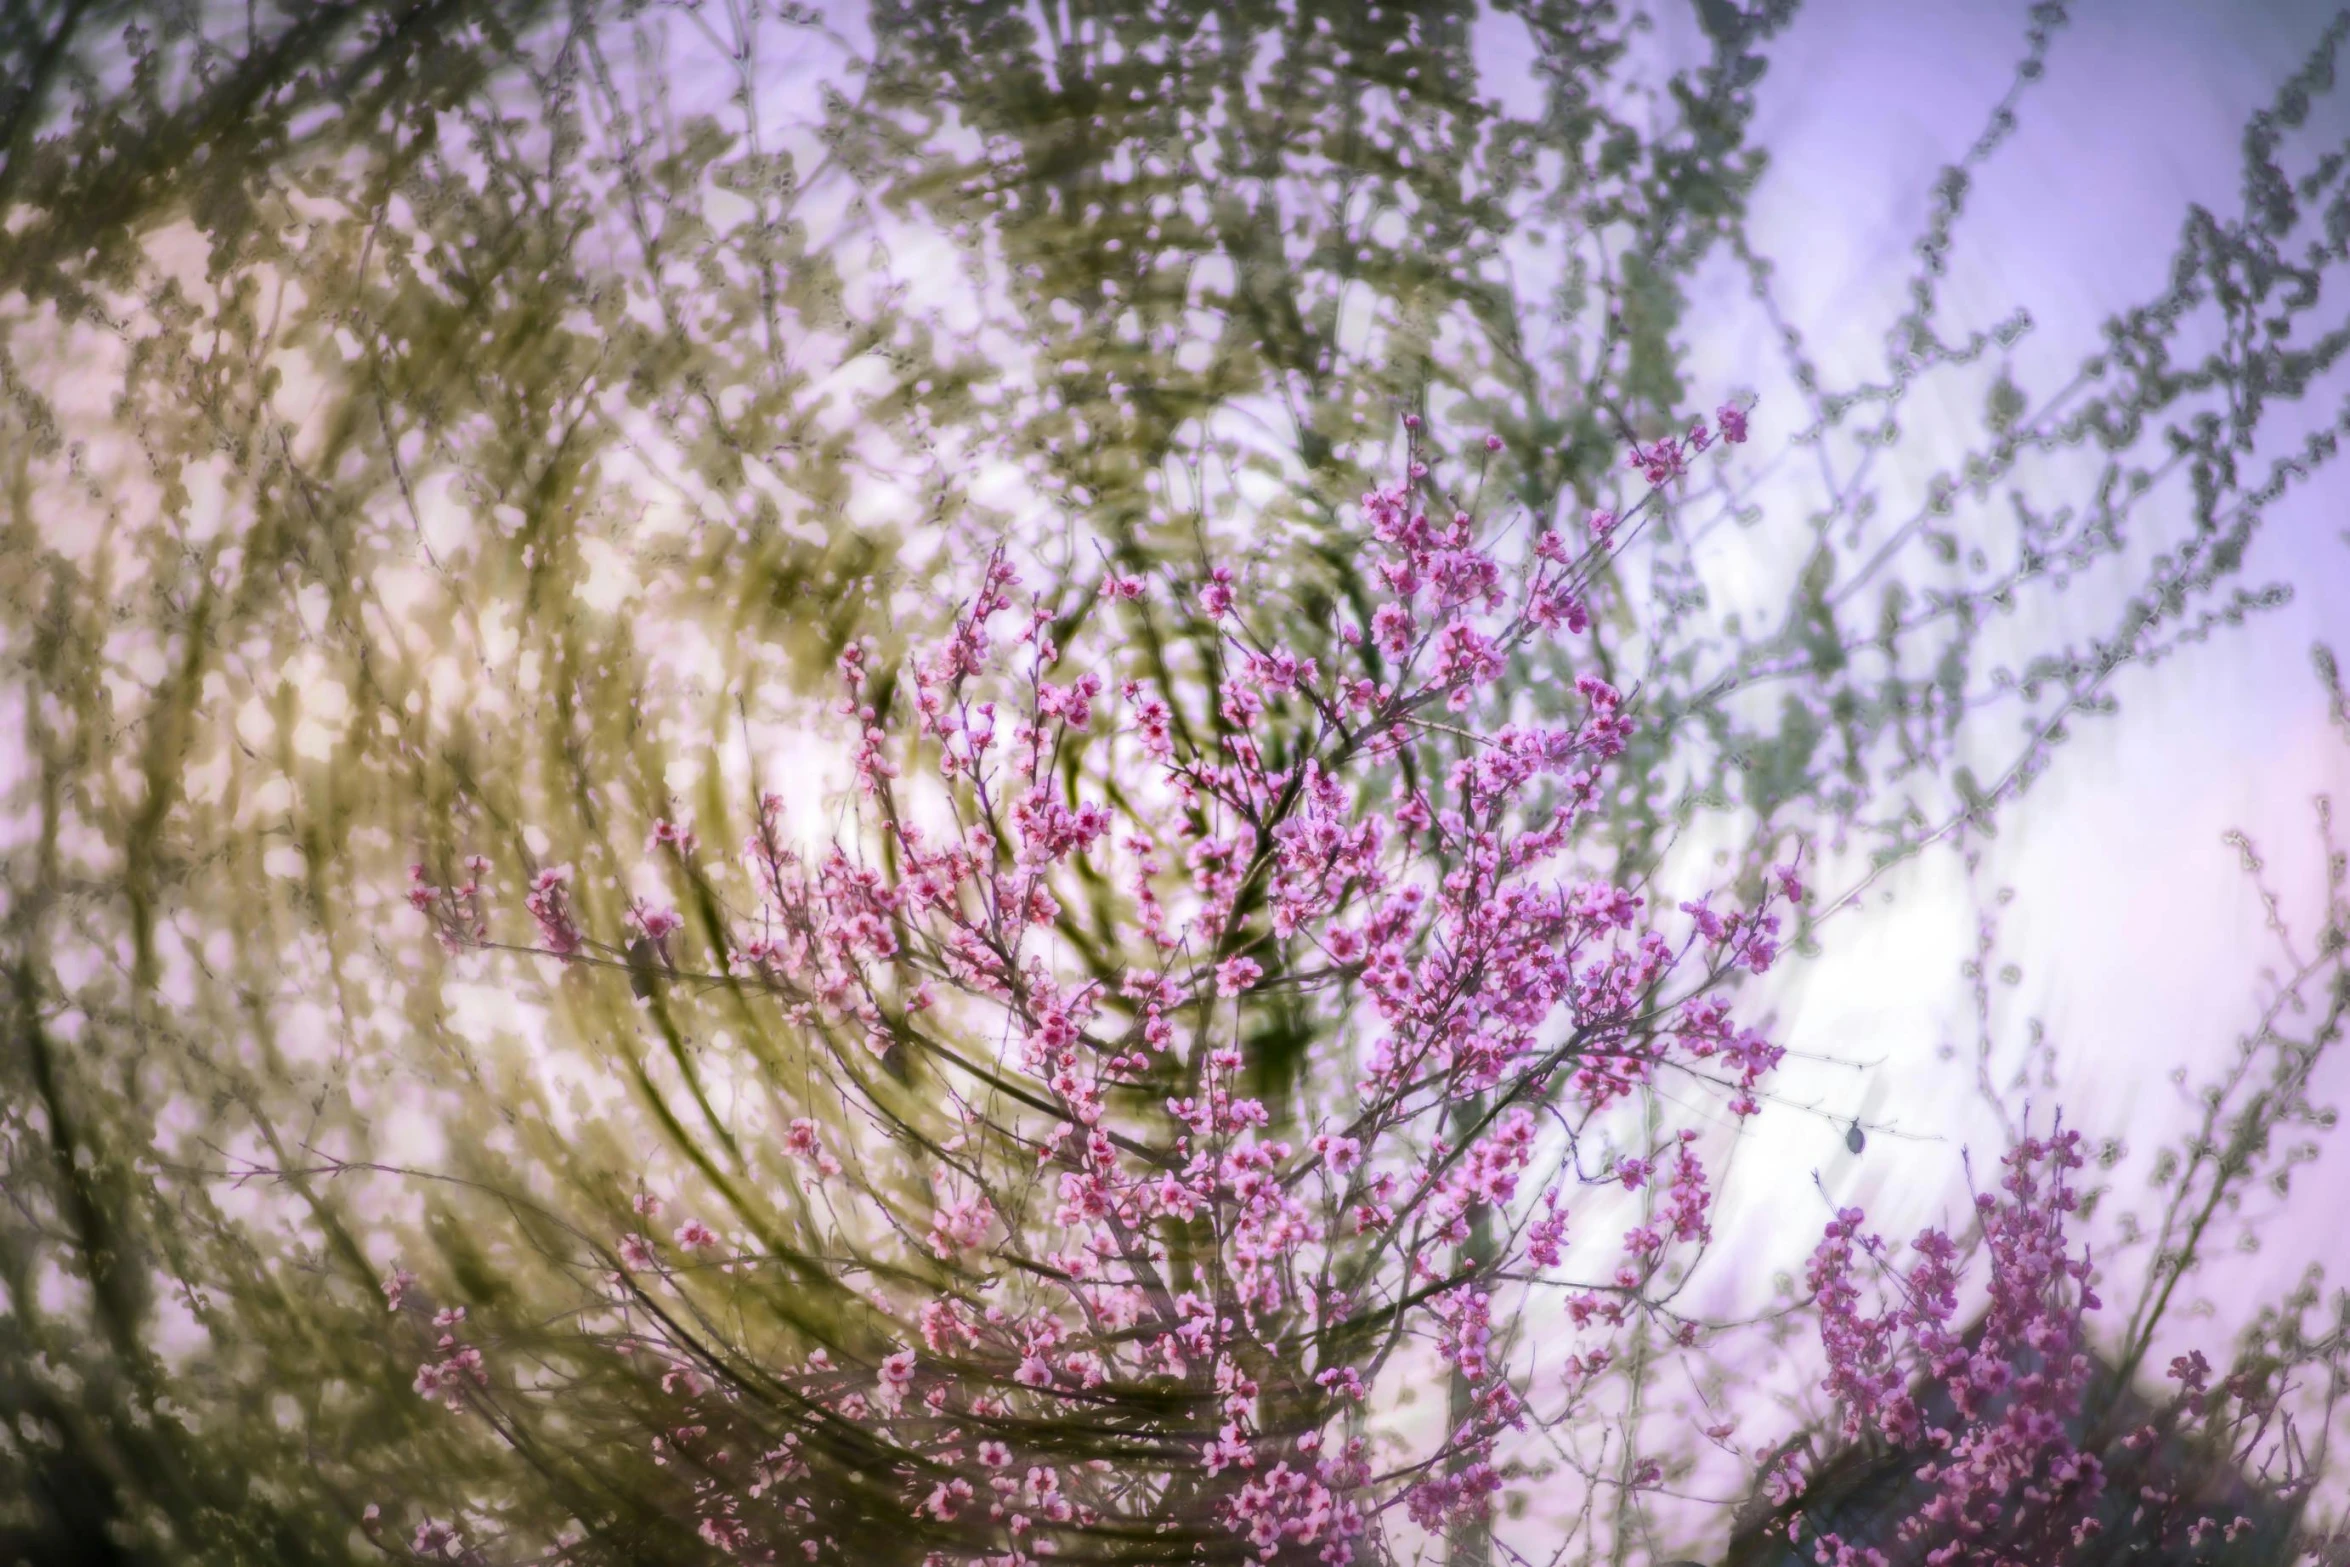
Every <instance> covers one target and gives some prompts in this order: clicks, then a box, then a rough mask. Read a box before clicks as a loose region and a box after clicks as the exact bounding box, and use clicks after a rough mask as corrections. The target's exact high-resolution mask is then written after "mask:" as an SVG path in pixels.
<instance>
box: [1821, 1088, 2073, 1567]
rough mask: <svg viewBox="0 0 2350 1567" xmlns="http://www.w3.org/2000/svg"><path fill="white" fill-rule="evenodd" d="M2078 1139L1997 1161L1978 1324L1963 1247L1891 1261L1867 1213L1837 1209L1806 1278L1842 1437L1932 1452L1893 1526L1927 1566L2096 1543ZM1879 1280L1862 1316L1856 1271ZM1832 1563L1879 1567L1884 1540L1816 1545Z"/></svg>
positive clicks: (1982, 1204) (2024, 1557) (1987, 1199)
mask: <svg viewBox="0 0 2350 1567" xmlns="http://www.w3.org/2000/svg"><path fill="white" fill-rule="evenodd" d="M2080 1142H2081V1139H2080V1134H2079V1133H2077V1132H2074V1131H2070V1130H2068V1129H2066V1128H2064V1127H2063V1126H2062V1125H2061V1123H2060V1124H2059V1125H2058V1127H2057V1128H2056V1130H2055V1131H2054V1132H2053V1133H2051V1135H2049V1136H2047V1137H2045V1138H2041V1137H2027V1138H2025V1139H2024V1140H2023V1141H2021V1142H2020V1143H2018V1144H2017V1145H2016V1146H2015V1147H2014V1148H2013V1149H2011V1150H2010V1151H2009V1152H2008V1153H2007V1154H2006V1156H2005V1158H2004V1160H2003V1174H2002V1176H2001V1179H2000V1191H1999V1192H1998V1193H1996V1194H1994V1193H1989V1192H1986V1193H1981V1194H1979V1195H1978V1196H1977V1197H1976V1198H1975V1219H1976V1225H1977V1228H1978V1231H1979V1240H1980V1245H1981V1251H1982V1253H1983V1255H1984V1256H1985V1257H1986V1259H1987V1261H1988V1264H1989V1278H1988V1280H1987V1282H1986V1286H1985V1288H1986V1292H1987V1296H1988V1299H1987V1302H1986V1304H1985V1306H1984V1309H1983V1311H1982V1314H1981V1316H1980V1318H1979V1320H1977V1321H1976V1322H1975V1323H1974V1325H1973V1326H1972V1328H1971V1329H1970V1330H1966V1331H1962V1330H1961V1328H1960V1326H1959V1322H1958V1313H1959V1306H1960V1287H1961V1284H1962V1277H1961V1267H1960V1261H1961V1252H1960V1248H1959V1245H1958V1243H1957V1242H1956V1241H1954V1240H1953V1239H1952V1238H1951V1236H1950V1235H1949V1234H1948V1233H1946V1232H1945V1231H1943V1230H1940V1229H1933V1228H1929V1229H1926V1230H1923V1231H1921V1232H1920V1233H1919V1234H1918V1236H1917V1238H1916V1239H1915V1240H1914V1241H1913V1242H1911V1247H1910V1249H1911V1251H1912V1253H1913V1254H1914V1260H1912V1261H1911V1262H1910V1263H1909V1265H1908V1266H1907V1267H1906V1268H1896V1267H1894V1266H1893V1263H1892V1259H1891V1258H1890V1257H1889V1256H1888V1253H1887V1248H1886V1247H1885V1244H1884V1242H1883V1241H1882V1240H1880V1239H1879V1238H1878V1237H1876V1236H1874V1235H1871V1234H1867V1233H1865V1232H1864V1231H1863V1230H1862V1228H1861V1226H1862V1224H1863V1223H1864V1222H1865V1216H1864V1215H1863V1214H1862V1213H1861V1211H1860V1210H1859V1209H1856V1208H1846V1209H1844V1210H1842V1211H1840V1212H1839V1213H1838V1214H1837V1215H1836V1217H1835V1219H1834V1220H1833V1221H1831V1222H1830V1224H1829V1225H1828V1227H1827V1233H1826V1235H1825V1237H1824V1238H1823V1239H1822V1240H1821V1243H1820V1246H1819V1248H1818V1250H1817V1251H1816V1252H1815V1253H1814V1254H1813V1257H1812V1261H1811V1266H1810V1273H1809V1282H1810V1285H1811V1288H1812V1289H1813V1291H1814V1292H1815V1294H1816V1298H1817V1301H1818V1306H1819V1312H1820V1322H1821V1335H1822V1342H1823V1344H1824V1347H1825V1349H1826V1351H1827V1362H1828V1375H1827V1379H1826V1381H1825V1383H1824V1386H1825V1387H1826V1388H1827V1390H1828V1391H1829V1392H1830V1393H1832V1394H1833V1395H1834V1396H1835V1398H1836V1400H1837V1402H1838V1404H1839V1406H1840V1408H1841V1410H1842V1422H1843V1435H1844V1437H1845V1438H1846V1440H1848V1441H1849V1440H1851V1439H1853V1438H1855V1437H1858V1436H1860V1435H1861V1434H1862V1433H1863V1432H1864V1431H1873V1432H1875V1433H1877V1434H1878V1435H1881V1436H1882V1437H1884V1438H1885V1439H1886V1440H1887V1441H1889V1442H1891V1443H1893V1444H1894V1445H1895V1446H1896V1447H1899V1448H1903V1449H1910V1450H1915V1451H1919V1452H1921V1453H1923V1454H1924V1455H1925V1462H1924V1463H1923V1465H1922V1467H1920V1468H1919V1470H1918V1471H1917V1476H1918V1479H1919V1480H1920V1481H1921V1482H1923V1483H1924V1485H1925V1486H1926V1487H1927V1494H1926V1496H1925V1499H1924V1500H1923V1501H1922V1502H1921V1503H1920V1504H1919V1505H1918V1506H1917V1507H1916V1508H1915V1509H1914V1510H1912V1511H1910V1512H1909V1513H1908V1514H1907V1515H1906V1516H1905V1517H1903V1518H1902V1519H1901V1520H1900V1522H1899V1524H1898V1526H1897V1528H1896V1529H1895V1531H1894V1540H1895V1541H1896V1542H1898V1543H1899V1544H1901V1545H1903V1546H1907V1547H1911V1548H1912V1550H1911V1551H1910V1552H1905V1554H1920V1553H1922V1559H1923V1560H1924V1561H1926V1562H1928V1563H1930V1564H1933V1567H1941V1564H1944V1563H1957V1562H1971V1561H1986V1562H1989V1561H2000V1562H2005V1561H2028V1560H2036V1559H2053V1556H2054V1553H2057V1552H2059V1551H2061V1550H2063V1549H2064V1548H2066V1547H2068V1546H2073V1545H2079V1544H2082V1543H2085V1541H2086V1540H2087V1539H2088V1538H2090V1537H2092V1536H2093V1535H2094V1534H2095V1533H2096V1532H2097V1530H2098V1528H2099V1527H2100V1526H2099V1523H2098V1521H2097V1519H2096V1517H2095V1516H2094V1509H2093V1507H2092V1506H2091V1504H2093V1503H2094V1502H2095V1500H2096V1498H2097V1497H2098V1495H2099V1494H2100V1493H2101V1491H2102V1490H2103V1489H2104V1487H2105V1484H2106V1474H2105V1469H2104V1465H2103V1463H2102V1461H2101V1460H2100V1459H2099V1457H2098V1456H2097V1455H2096V1454H2095V1453H2093V1452H2089V1451H2085V1450H2083V1449H2082V1448H2081V1447H2080V1446H2079V1445H2078V1440H2077V1439H2078V1436H2079V1432H2078V1430H2077V1426H2078V1419H2077V1417H2078V1415H2079V1413H2080V1409H2081V1401H2082V1395H2083V1392H2084V1390H2085V1389H2086V1387H2087V1384H2088V1380H2089V1373H2090V1360H2089V1356H2088V1353H2087V1350H2086V1346H2085V1343H2084V1340H2083V1331H2082V1319H2083V1318H2084V1316H2085V1315H2086V1314H2087V1313H2089V1312H2092V1311H2095V1310H2096V1309H2097V1307H2098V1304H2099V1302H2098V1299H2097V1293H2096V1290H2095V1289H2094V1287H2093V1285H2092V1269H2091V1266H2090V1260H2089V1257H2088V1255H2087V1254H2086V1252H2083V1253H2081V1254H2078V1255H2076V1254H2074V1253H2073V1252H2072V1251H2071V1250H2070V1249H2069V1246H2068V1242H2067V1239H2066V1234H2065V1230H2066V1222H2067V1217H2068V1215H2070V1214H2071V1213H2072V1212H2073V1211H2074V1210H2075V1209H2076V1208H2077V1207H2078V1206H2079V1196H2078V1193H2077V1191H2076V1190H2075V1188H2074V1186H2073V1184H2072V1175H2073V1172H2074V1171H2076V1170H2078V1169H2080V1168H2081V1165H2082V1162H2083V1160H2082V1155H2081V1152H2080ZM1869 1272H1874V1273H1875V1275H1876V1276H1877V1277H1878V1279H1879V1281H1880V1283H1881V1286H1882V1293H1883V1295H1884V1297H1885V1298H1884V1301H1883V1304H1882V1309H1879V1310H1876V1311H1873V1312H1872V1311H1870V1310H1868V1309H1867V1304H1866V1299H1865V1297H1866V1295H1867V1293H1868V1292H1867V1291H1866V1290H1864V1288H1863V1284H1864V1274H1866V1273H1869ZM1816 1543H1817V1547H1818V1554H1817V1557H1816V1559H1817V1560H1818V1561H1820V1562H1821V1563H1822V1564H1824V1567H1825V1564H1831V1563H1832V1564H1834V1567H1846V1564H1847V1563H1880V1564H1881V1563H1882V1562H1883V1561H1884V1560H1885V1557H1884V1556H1883V1555H1882V1554H1881V1553H1880V1552H1879V1551H1878V1550H1877V1549H1876V1548H1875V1547H1874V1546H1869V1547H1865V1548H1864V1547H1860V1546H1855V1545H1852V1544H1848V1543H1847V1542H1845V1541H1842V1540H1840V1539H1838V1538H1837V1537H1836V1536H1834V1535H1832V1534H1830V1535H1823V1536H1822V1537H1821V1538H1820V1539H1819V1540H1818V1541H1817V1542H1816Z"/></svg>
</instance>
